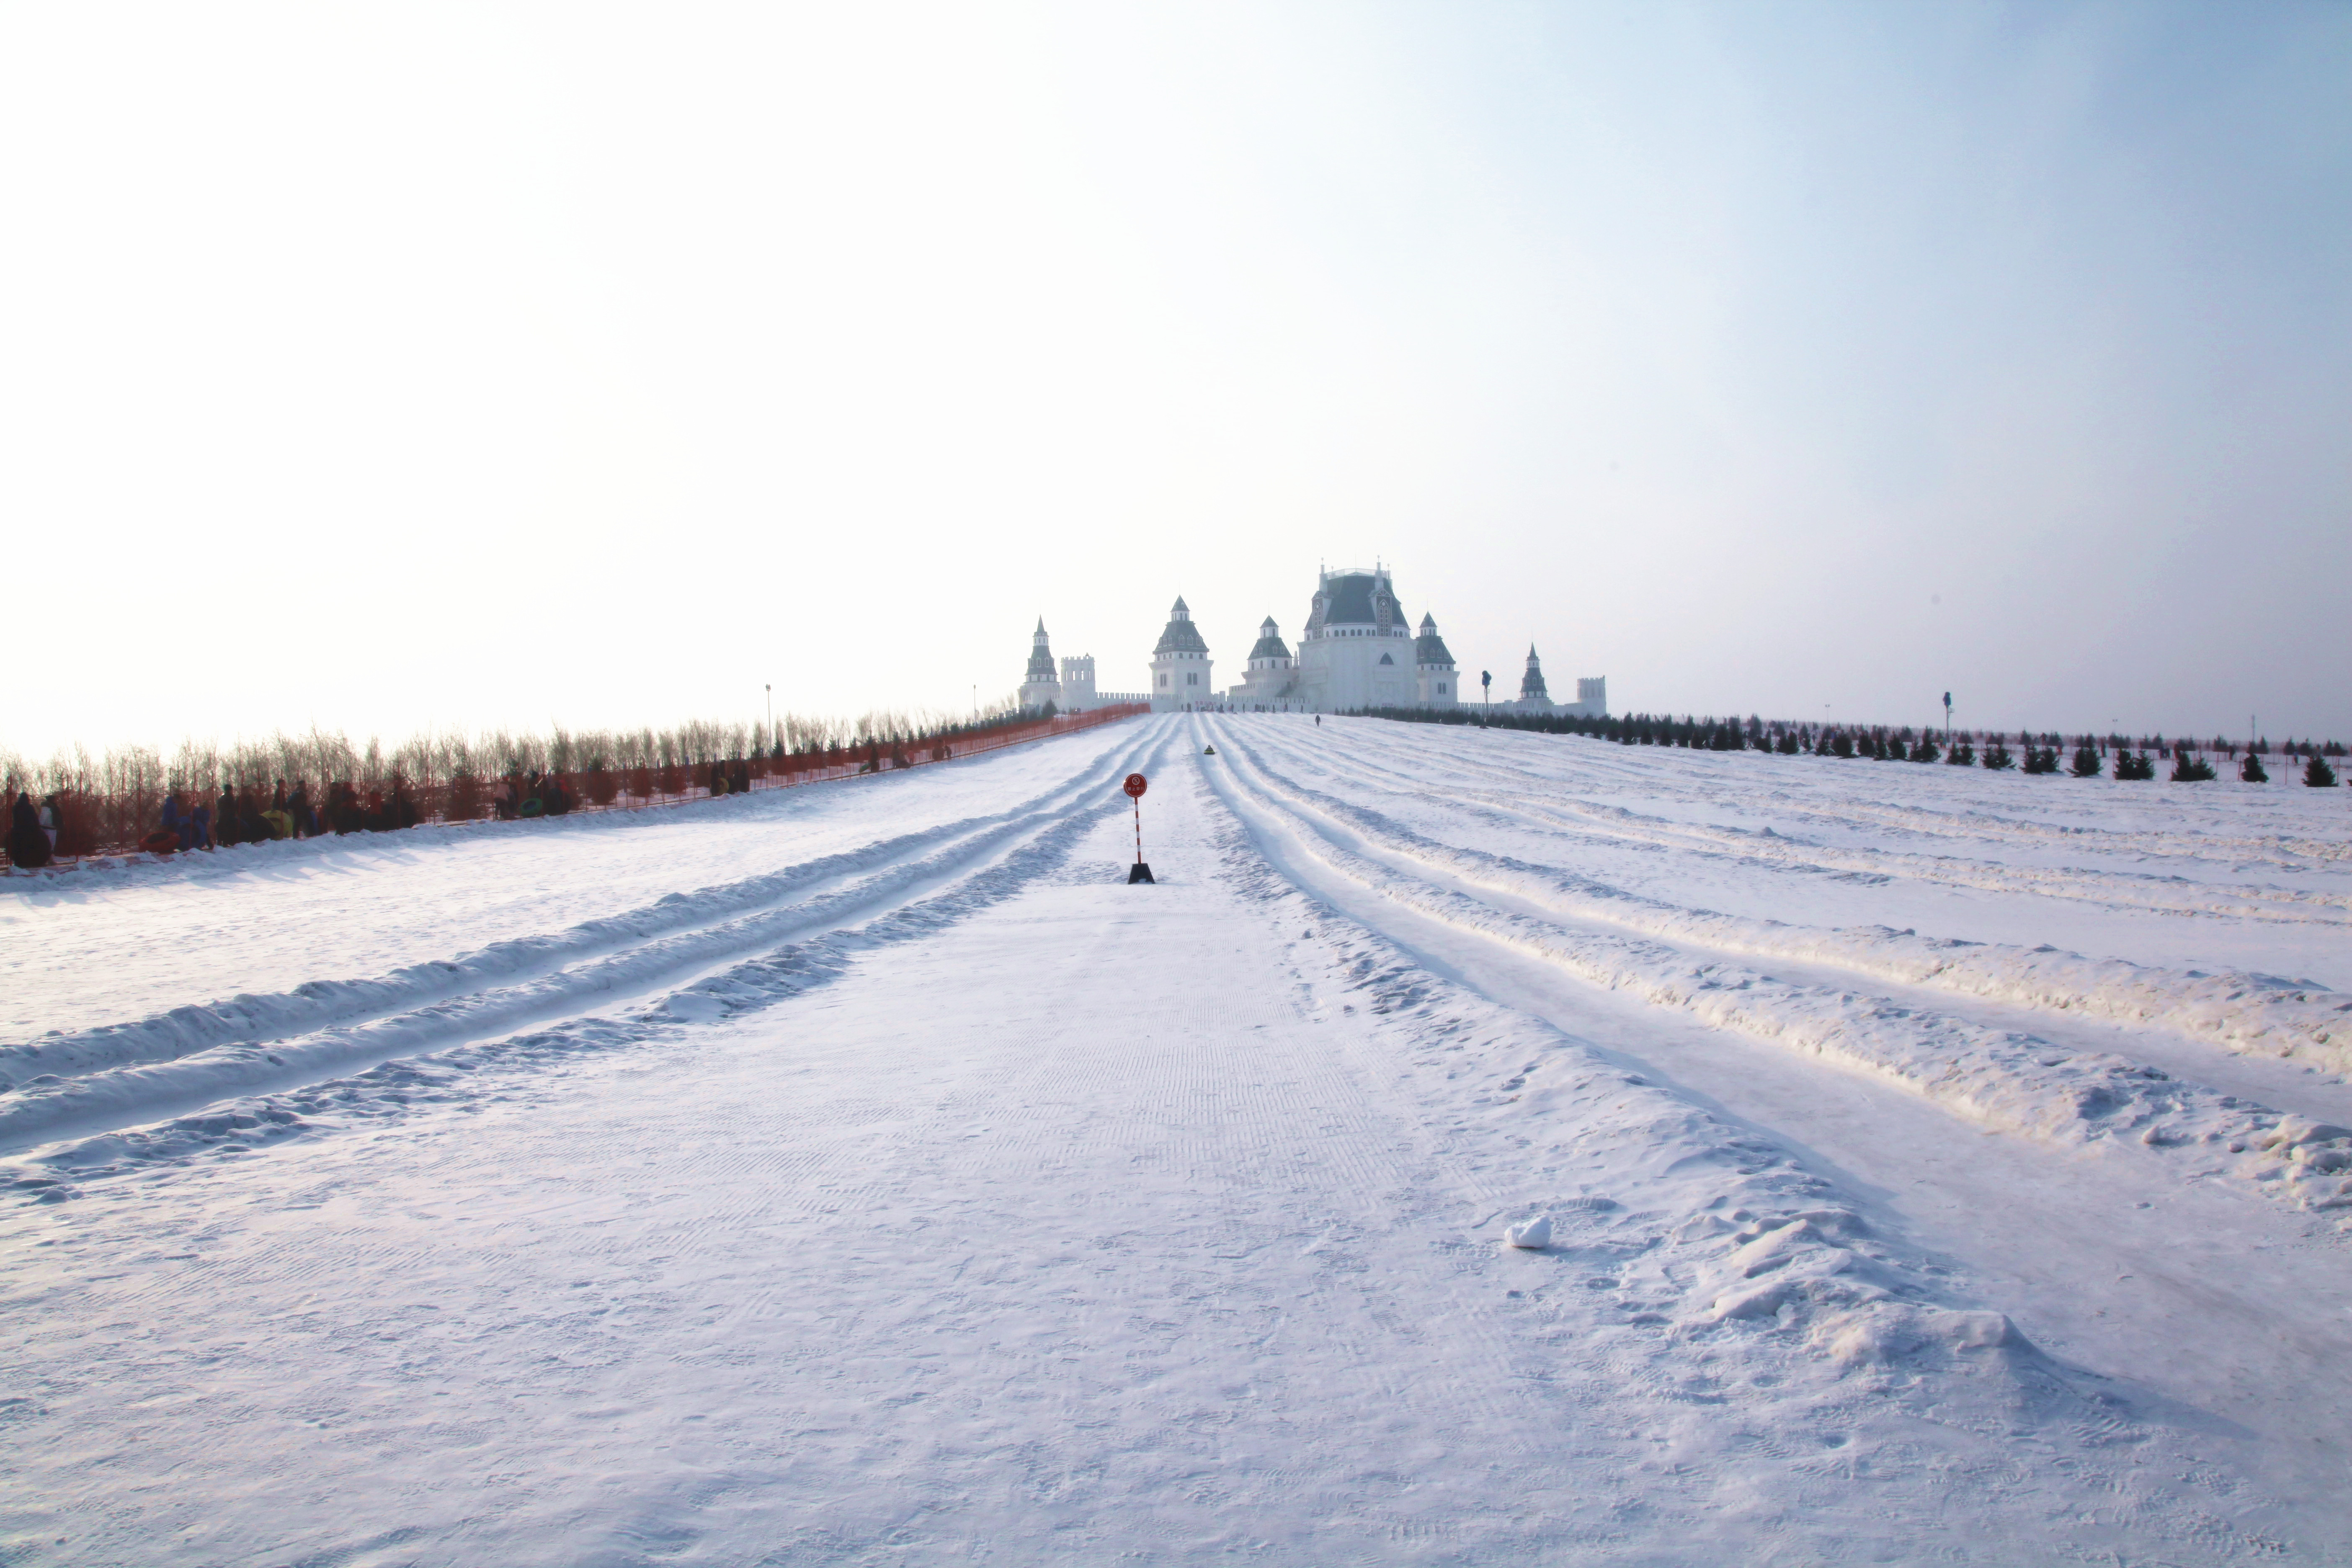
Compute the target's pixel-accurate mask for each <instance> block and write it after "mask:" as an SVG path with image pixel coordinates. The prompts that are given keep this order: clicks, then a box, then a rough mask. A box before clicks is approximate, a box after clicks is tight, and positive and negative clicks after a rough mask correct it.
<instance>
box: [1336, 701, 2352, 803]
mask: <svg viewBox="0 0 2352 1568" xmlns="http://www.w3.org/2000/svg"><path fill="white" fill-rule="evenodd" d="M1358 711H1359V712H1360V713H1361V714H1363V715H1364V716H1365V717H1368V718H1376V719H1401V720H1405V721H1411V722H1413V723H1421V724H1480V725H1486V726H1488V727H1490V728H1494V729H1498V730H1532V731H1538V732H1539V733H1542V734H1548V735H1590V736H1592V737H1594V738H1595V739H1597V740H1603V741H1612V742H1616V743H1617V744H1619V745H1621V746H1682V747H1686V748H1689V749H1692V750H1696V751H1707V752H1775V753H1777V754H1779V755H1781V756H1789V757H1793V756H1817V757H1850V758H1862V757H1867V758H1871V759H1873V760H1875V761H1879V762H1896V763H1906V762H1907V763H1945V764H1947V765H1949V766H1955V767H1963V768H1965V767H1983V768H1990V769H1991V770H1993V771H1994V772H1997V773H1998V772H2001V771H2004V770H2007V769H2011V768H2013V769H2016V770H2017V771H2018V772H2020V773H2060V772H2062V771H2063V772H2065V773H2071V774H2072V775H2073V776H2074V777H2075V778H2078V779H2087V778H2098V777H2101V776H2102V775H2104V774H2106V773H2109V772H2110V771H2111V770H2112V772H2113V774H2114V776H2115V777H2116V778H2118V779H2124V780H2132V779H2152V778H2154V777H2156V769H2157V763H2158V762H2159V761H2168V762H2170V763H2172V768H2171V771H2170V773H2169V775H2168V776H2169V777H2170V778H2171V779H2172V781H2173V782H2174V783H2176V784H2195V783H2199V782H2200V781H2202V780H2206V779H2211V778H2217V777H2219V776H2220V773H2219V771H2218V770H2217V769H2216V768H2215V767H2214V765H2213V763H2212V762H2211V761H2210V758H2211V757H2212V756H2220V757H2222V758H2224V759H2227V760H2229V761H2230V762H2231V763H2234V764H2235V768H2236V772H2237V775H2238V777H2239V778H2241V779H2242V780H2243V781H2245V782H2246V783H2248V784H2268V783H2269V782H2270V777H2271V775H2270V771H2269V769H2268V768H2267V767H2265V766H2264V763H2263V760H2264V759H2265V758H2267V757H2269V756H2271V755H2272V754H2273V750H2272V746H2271V742H2270V741H2269V740H2268V738H2267V737H2265V738H2263V739H2261V740H2257V741H2254V742H2250V743H2245V744H2241V743H2240V742H2234V741H2229V740H2223V739H2218V738H2217V739H2216V740H2214V741H2213V742H2210V744H2209V743H2207V742H2201V741H2179V740H2173V741H2168V740H2167V739H2165V738H2164V737H2163V736H2162V735H2156V736H2142V737H2140V738H2139V739H2137V740H2136V741H2135V740H2134V739H2132V738H2131V737H2129V736H2126V735H2104V736H2102V735H2081V736H2077V737H2075V738H2074V739H2073V740H2072V741H2069V740H2068V739H2067V738H2065V737H2064V736H2062V735H2060V734H2058V733H2056V732H2055V731H2052V732H2049V733H2042V734H2037V733H2034V732H2033V731H2023V730H2021V731H2018V733H2017V735H2016V738H2015V749H2014V750H2012V749H2011V738H2010V737H2009V736H2008V735H2006V734H2004V733H2002V732H2000V731H1973V730H1960V731H1949V732H1948V733H1946V734H1945V735H1943V736H1942V737H1941V738H1940V739H1939V736H1938V732H1937V731H1934V730H1931V729H1923V730H1919V731H1914V730H1913V729H1912V728H1911V727H1910V726H1909V725H1907V724H1905V725H1900V726H1897V727H1895V728H1892V729H1890V728H1888V727H1887V726H1885V725H1884V724H1856V725H1843V724H1807V723H1795V722H1787V721H1779V720H1773V721H1766V720H1764V719H1761V718H1759V717H1757V716H1756V715H1754V714H1750V715H1748V718H1747V719H1746V720H1744V721H1743V720H1738V719H1717V718H1713V717H1708V718H1705V719H1701V718H1696V717H1693V716H1691V715H1689V714H1685V715H1684V716H1683V717H1682V718H1680V719H1677V718H1675V717H1674V716H1673V715H1672V714H1658V713H1626V714H1618V715H1612V716H1611V717H1608V718H1602V719H1594V718H1587V717H1585V716H1583V715H1580V714H1567V713H1497V714H1493V715H1491V716H1489V715H1484V714H1482V713H1481V712H1480V711H1479V710H1477V709H1475V708H1366V709H1360V710H1358ZM2070 746H2071V747H2072V748H2073V752H2074V755H2073V757H2072V758H2071V759H2065V760H2063V762H2062V758H2063V756H2064V753H2065V752H2066V751H2067V749H2068V748H2069V747H2070ZM2241 753H2243V754H2242V756H2241ZM2277 754H2278V755H2280V756H2283V757H2284V758H2286V759H2288V760H2290V761H2296V760H2299V761H2301V763H2303V782H2304V783H2305V784H2309V785H2311V786H2312V787H2313V788H2315V789H2330V788H2333V787H2335V784H2336V769H2335V768H2334V766H2333V765H2331V763H2330V759H2331V758H2336V757H2341V756H2343V755H2344V754H2345V750H2344V746H2343V743H2342V742H2337V741H2328V742H2313V741H2289V742H2286V743H2285V744H2284V745H2283V746H2281V747H2279V748H2278V752H2277Z"/></svg>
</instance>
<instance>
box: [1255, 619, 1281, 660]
mask: <svg viewBox="0 0 2352 1568" xmlns="http://www.w3.org/2000/svg"><path fill="white" fill-rule="evenodd" d="M1249 656H1250V658H1253V659H1260V658H1289V657H1290V649H1289V647H1288V646H1287V645H1286V644H1285V643H1284V642H1283V640H1282V629H1281V628H1280V627H1279V626H1276V625H1275V624H1274V617H1273V616H1266V618H1265V625H1263V626H1259V627H1258V629H1257V641H1256V642H1255V643H1253V644H1252V645H1251V646H1250V650H1249Z"/></svg>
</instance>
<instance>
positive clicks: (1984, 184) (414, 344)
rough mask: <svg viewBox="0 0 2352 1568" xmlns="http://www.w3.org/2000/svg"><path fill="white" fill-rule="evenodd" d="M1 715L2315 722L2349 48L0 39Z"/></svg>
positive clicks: (1871, 18)
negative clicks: (1313, 616)
mask: <svg viewBox="0 0 2352 1568" xmlns="http://www.w3.org/2000/svg"><path fill="white" fill-rule="evenodd" d="M0 41H5V46H6V47H5V48H0V200H5V210H7V211H8V213H9V214H10V215H11V217H12V220H13V222H12V231H13V232H12V235H11V242H10V244H9V245H8V246H7V247H0V515H5V516H6V518H7V519H8V520H9V523H10V527H9V533H10V536H11V537H12V538H13V539H14V540H16V542H17V546H18V548H17V551H16V557H17V561H18V564H19V583H18V592H17V594H16V596H15V603H14V606H13V607H14V610H15V615H14V616H13V621H14V625H15V626H16V638H15V639H14V642H15V646H14V648H13V650H12V651H13V656H14V657H13V658H12V659H11V661H10V664H11V670H12V674H13V676H14V679H11V680H10V681H9V682H8V700H7V703H6V705H5V721H0V748H7V749H14V750H16V751H19V752H25V753H27V754H31V755H35V756H38V755H44V754H46V753H47V752H49V751H51V750H52V749H53V748H56V747H58V746H59V745H63V744H68V743H72V742H82V743H86V744H89V745H90V746H92V747H94V748H95V747H100V746H103V745H106V744H109V743H113V742H148V743H152V744H157V745H162V746H165V747H169V746H170V745H171V744H173V742H176V741H178V740H179V739H181V738H183V737H185V736H196V737H217V738H220V739H222V740H227V739H230V738H233V737H235V736H237V735H240V734H255V733H263V732H268V731H272V730H278V729H285V730H299V729H302V728H305V727H307V726H308V725H310V724H311V723H313V722H316V723H318V724H320V725H323V726H326V727H328V728H331V729H342V730H346V731H351V732H352V733H353V734H355V735H362V736H363V735H365V734H368V733H376V734H380V735H383V736H384V737H385V738H386V739H391V738H393V737H395V736H399V735H403V734H405V733H409V732H413V731H420V730H425V729H428V728H438V727H456V728H461V729H468V730H474V729H480V728H485V727H489V726H495V725H499V724H505V725H509V726H531V727H538V726H543V725H544V724H546V723H547V722H549V721H562V722H564V723H566V724H569V725H572V726H575V727H582V728H593V727H617V726H622V725H627V726H632V727H634V726H637V725H642V724H651V725H656V726H661V725H666V724H669V723H674V722H677V721H680V720H683V719H686V718H689V717H697V716H703V717H720V716H732V717H740V718H752V717H756V716H757V715H758V714H759V713H760V711H761V704H762V698H763V693H762V688H763V686H765V685H769V684H772V685H773V687H774V700H775V706H776V708H777V709H778V710H798V711H802V712H807V713H856V712H858V711H862V710H868V709H890V708H896V709H914V708H928V709H933V710H954V709H961V708H963V707H965V706H967V705H968V704H969V703H970V702H971V700H972V696H973V693H974V690H975V689H977V693H978V695H979V697H980V698H981V699H982V700H986V699H988V698H990V697H992V696H1002V695H1004V694H1007V693H1009V692H1010V691H1011V690H1012V689H1013V687H1014V686H1015V685H1016V684H1017V682H1018V680H1019V678H1020V672H1021V667H1022V663H1023V661H1024V658H1025V657H1026V655H1027V652H1028V645H1029V633H1030V630H1031V628H1032V626H1034V623H1035V621H1036V619H1037V618H1038V617H1039V616H1043V617H1044V618H1045V624H1046V626H1047V627H1048V628H1049V630H1050V631H1051V633H1052V636H1053V640H1054V647H1055V652H1056V653H1057V654H1080V653H1093V654H1094V655H1096V656H1097V659H1098V660H1099V661H1100V664H1101V668H1100V680H1101V682H1102V684H1103V685H1105V686H1106V687H1113V688H1119V689H1139V688H1140V687H1141V686H1142V685H1143V684H1144V681H1145V679H1146V678H1145V673H1144V668H1145V663H1146V661H1147V659H1148V658H1149V655H1150V647H1151V645H1152V643H1153V641H1154V640H1155V639H1156V637H1158V635H1159V632H1160V627H1161V626H1162V625H1163V624H1164V623H1165V621H1166V619H1167V613H1168V605H1169V604H1170V602H1171V600H1172V599H1173V598H1175V597H1176V595H1178V594H1180V593H1181V594H1182V595H1184V597H1185V598H1186V600H1187V601H1188V603H1189V605H1191V607H1192V611H1193V614H1194V616H1195V619H1196V620H1197V621H1198V622H1199V624H1200V626H1201V627H1202V631H1203V633H1204V635H1205V636H1206V637H1207V640H1208V642H1209V645H1210V647H1211V649H1212V652H1213V657H1214V658H1215V660H1216V679H1217V681H1218V683H1219V684H1220V686H1223V685H1229V684H1232V683H1234V682H1235V681H1237V680H1238V679H1240V675H1241V672H1242V667H1243V661H1244V658H1245V656H1246V654H1247V651H1248V648H1249V646H1250V644H1251V642H1252V641H1253V640H1255V636H1256V628H1257V625H1258V622H1259V621H1260V619H1261V618H1262V617H1264V616H1268V615H1271V616H1274V617H1275V618H1276V620H1277V621H1278V622H1279V623H1280V625H1281V627H1282V631H1283V635H1284V636H1285V637H1286V638H1290V639H1292V640H1294V642H1295V639H1296V637H1297V632H1298V629H1299V626H1300V624H1301V623H1302V622H1303V621H1304V619H1305V615H1306V608H1307V597H1308V595H1310V594H1311V593H1312V592H1313V588H1314V583H1315V573H1316V569H1317V567H1318V563H1328V564H1331V565H1334V566H1337V565H1340V564H1359V563H1361V564H1370V563H1371V562H1373V561H1374V560H1375V559H1377V560H1379V561H1381V562H1382V563H1386V564H1388V565H1389V566H1391V568H1392V569H1393V570H1394V572H1395V574H1396V584H1397V588H1398V592H1399V595H1400V596H1401V598H1402V601H1403V602H1404V605H1406V607H1407V609H1408V611H1409V613H1410V614H1411V616H1412V618H1413V619H1414V620H1415V621H1418V620H1419V618H1420V617H1421V616H1422V615H1423V613H1424V612H1429V613H1433V614H1434V616H1436V618H1437V620H1438V622H1439V624H1440V626H1441V628H1442V629H1443V631H1444V636H1445V637H1446V639H1447V641H1448V643H1449V644H1450V645H1451V647H1452V648H1453V650H1454V654H1455V655H1456V657H1457V658H1458V660H1459V661H1460V663H1461V665H1462V666H1463V668H1465V670H1466V671H1468V672H1471V678H1472V679H1473V680H1474V681H1475V671H1476V670H1478V669H1480V668H1487V669H1491V670H1492V671H1493V672H1494V675H1495V679H1496V689H1497V691H1498V693H1502V692H1506V691H1508V692H1516V689H1517V680H1518V673H1519V668H1520V664H1521V661H1522V659H1523V658H1524V655H1525V652H1526V649H1527V647H1528V644H1529V643H1530V642H1533V643H1534V644H1535V645H1537V646H1538V647H1539V648H1540V649H1541V651H1542V654H1543V658H1544V665H1545V670H1546V673H1547V675H1548V676H1549V679H1550V682H1551V686H1552V689H1553V691H1554V692H1555V694H1563V693H1565V694H1570V695H1572V694H1573V691H1574V681H1575V680H1576V679H1577V678H1578V677H1580V676H1591V675H1600V676H1605V677H1606V678H1607V679H1608V681H1609V694H1610V700H1611V706H1612V710H1617V711H1635V710H1649V711H1673V712H1676V713H1680V712H1685V711H1689V712H1698V713H1706V712H1714V713H1738V714H1747V713H1749V712H1757V713H1761V714H1763V715H1764V716H1766V717H1768V718H1784V719H1801V720H1814V721H1818V720H1819V719H1821V718H1822V715H1823V713H1824V712H1825V711H1826V712H1827V713H1828V715H1829V716H1830V717H1831V718H1832V720H1834V721H1856V722H1885V723H1890V724H1899V723H1912V724H1918V723H1922V722H1926V721H1931V720H1935V721H1939V720H1940V718H1941V712H1942V710H1941V708H1940V706H1939V699H1940V697H1941V695H1942V693H1943V692H1944V691H1946V690H1950V691H1952V692H1953V693H1954V696H1955V702H1956V707H1957V714H1956V718H1957V721H1958V722H1959V723H1961V724H1964V725H1969V726H1972V727H1987V728H2002V729H2011V730H2013V729H2016V728H2018V727H2021V726H2029V725H2030V726H2032V727H2033V728H2035V729H2056V730H2061V731H2070V732H2072V731H2083V730H2096V731H2105V730H2108V729H2111V728H2120V729H2122V730H2125V731H2130V732H2145V731H2158V730H2162V731H2167V732H2171V733H2192V734H2200V735H2210V734H2214V733H2223V734H2229V735H2232V736H2235V735H2239V734H2242V733H2243V732H2244V731H2245V729H2246V726H2247V723H2248V721H2249V718H2250V716H2253V715H2259V723H2260V727H2261V729H2262V730H2263V731H2264V732H2265V733H2267V734H2268V735H2269V736H2270V737H2271V738H2272V739H2273V741H2277V740H2284V739H2285V738H2286V737H2288V736H2289V735H2295V736H2314V735H2316V736H2322V737H2325V736H2333V737H2336V738H2338V739H2352V689H2347V680H2346V679H2345V677H2344V674H2343V670H2344V668H2345V664H2346V659H2345V656H2344V654H2343V652H2342V650H2341V645H2342V642H2343V634H2344V629H2345V618H2346V617H2345V615H2344V610H2343V604H2342V600H2343V597H2344V587H2345V584H2347V583H2352V438H2347V435H2346V432H2347V430H2352V374H2347V372H2352V95H2347V93H2346V92H2345V91H2344V84H2345V82H2346V81H2347V80H2352V10H2347V9H2346V8H2344V7H2341V6H2330V5H2316V4H2300V5H2298V4H2281V5H2252V6H2244V7H2231V8H2228V9H2218V10H2217V9H2213V8H2208V7H2195V6H2189V5H2130V6H2126V5H2032V6H2025V5H2016V6H1998V5H1969V6H1958V5H1954V6H1946V7H1940V8H1931V7H1912V8H1905V9H1901V10H1887V9H1884V8H1876V7H1869V6H1863V5H1786V6H1778V7H1772V8H1769V9H1761V8H1754V7H1739V6H1727V5H1655V6H1634V5H1563V6H1541V5H1496V6H1491V7H1481V8H1477V9H1475V10H1464V9H1462V8H1458V7H1440V6H1433V5H1347V6H1341V5H1276V6H1272V7H1265V6H1251V7H1244V6H1202V7H1188V8H1186V9H1184V10H1183V11H1181V12H1166V11H1160V10H1155V9H1150V8H1146V7H1141V6H1134V5H1125V6H1084V7H1079V6H1060V5H1019V6H1009V7H999V8H991V9H989V10H987V11H986V12H984V13H981V12H974V11H971V10H966V9H957V8H951V7H914V6H907V7H892V8H856V9H851V8H844V7H828V8H809V9H802V10H784V11H777V10H772V9H765V8H762V9H747V10H724V11H719V10H713V11H695V12H690V13H679V14H666V15H661V16H653V15H649V14H645V13H637V12H631V11H627V10H623V9H619V8H609V7H606V8H599V7H584V8H583V7H577V6H569V7H562V8H556V7H530V6H495V7H488V8H481V7H457V6H442V7H432V6H425V7H415V8H404V9H402V10H401V11H399V12H397V13H381V14H364V13H352V14H341V13H336V14H326V13H320V12H317V11H314V10H308V9H302V8H296V7H283V8H265V7H242V8H236V9H232V10H229V11H226V12H208V13H204V14H201V15H198V14H194V13H187V12H183V11H173V10H167V9H163V8H160V7H158V8H154V9H151V10H145V11H141V10H137V9H131V10H110V11H106V12H103V13H93V12H87V11H72V10H62V9H54V8H53V9H48V10H41V9H36V8H22V9H19V10H17V11H15V12H13V13H11V14H10V15H9V16H8V17H7V18H6V19H5V21H0Z"/></svg>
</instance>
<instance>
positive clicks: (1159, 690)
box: [1151, 595, 1217, 713]
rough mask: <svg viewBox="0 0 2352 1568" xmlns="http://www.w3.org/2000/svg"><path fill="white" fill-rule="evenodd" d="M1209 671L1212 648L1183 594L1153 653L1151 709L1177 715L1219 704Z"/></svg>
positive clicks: (1178, 599)
mask: <svg viewBox="0 0 2352 1568" xmlns="http://www.w3.org/2000/svg"><path fill="white" fill-rule="evenodd" d="M1209 670H1210V658H1209V645H1208V644H1207V643H1205V642H1203V641H1202V640H1201V628H1200V627H1198V626H1194V625H1193V624H1192V611H1191V610H1190V609H1188V608H1186V607H1185V605H1184V600H1183V598H1182V596H1181V595H1179V596H1178V598H1177V600H1176V604H1175V607H1174V608H1172V609H1171V610H1170V611H1169V612H1168V629H1167V630H1166V631H1163V632H1161V633H1160V642H1159V644H1158V646H1156V647H1153V648H1152V650H1151V710H1152V711H1153V712H1155V713H1175V712H1181V711H1183V710H1185V709H1187V708H1190V707H1192V706H1194V705H1195V704H1200V703H1209V702H1213V701H1215V700H1217V693H1216V689H1215V688H1213V687H1212V686H1211V685H1210V684H1209Z"/></svg>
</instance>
